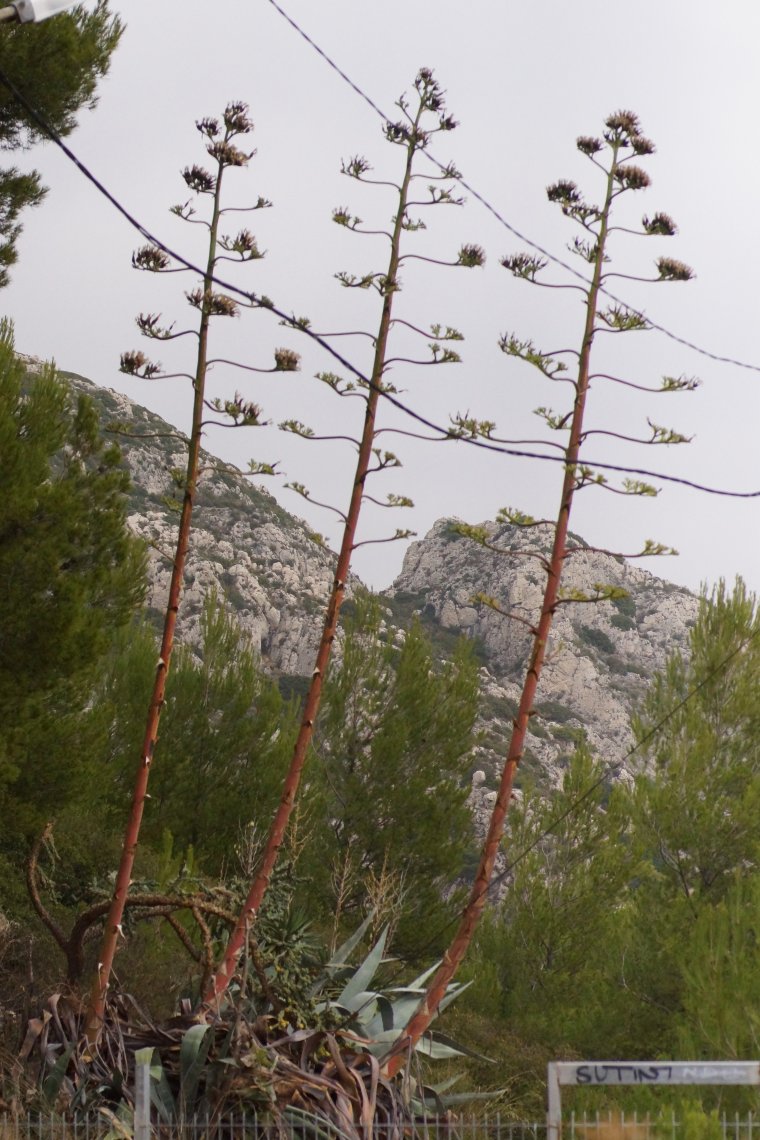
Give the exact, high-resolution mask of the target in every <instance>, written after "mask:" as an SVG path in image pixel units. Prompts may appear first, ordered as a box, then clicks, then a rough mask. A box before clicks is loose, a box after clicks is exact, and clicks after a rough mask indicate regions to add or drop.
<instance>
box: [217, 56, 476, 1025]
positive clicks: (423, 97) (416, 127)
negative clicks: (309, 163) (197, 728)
mask: <svg viewBox="0 0 760 1140" xmlns="http://www.w3.org/2000/svg"><path fill="white" fill-rule="evenodd" d="M415 87H416V89H417V93H418V95H419V104H418V107H417V109H416V112H415V114H414V115H411V114H410V113H409V112H408V111H407V105H406V102H405V100H403V99H402V100H401V101H400V102H399V106H400V107H401V110H402V112H403V114H404V121H402V122H400V123H389V124H387V126H386V137H387V138H388V139H389V141H391V142H394V143H397V144H398V145H400V146H402V147H403V148H404V149H405V150H406V161H405V166H404V174H403V178H402V180H401V183H400V184H399V185H398V186H397V189H398V205H397V208H396V213H395V215H394V222H393V230H392V232H391V233H389V234H388V236H389V238H390V246H391V250H390V258H389V261H388V268H387V270H386V272H385V273H384V274H372V275H370V276H369V277H368V278H365V279H362V280H361V281H359V282H357V281H355V279H352V278H349V277H348V276H347V275H343V274H341V275H339V278H340V279H341V280H342V282H343V284H345V285H348V286H349V287H350V286H352V285H358V286H359V287H367V286H369V285H370V284H374V285H375V287H376V288H377V289H378V290H379V292H380V293H381V295H382V298H383V304H382V312H381V315H380V324H379V328H378V332H377V337H376V340H375V351H374V358H373V364H372V372H371V376H370V383H369V390H368V391H367V394H366V397H365V400H366V407H365V413H364V425H363V430H362V434H361V439H360V441H359V452H358V458H357V462H356V470H355V474H354V480H353V486H352V489H351V498H350V502H349V506H348V510H347V511H346V513H345V515H344V516H343V518H344V527H343V536H342V540H341V545H340V552H339V554H338V560H337V565H336V569H335V578H334V581H333V585H332V590H331V592H330V597H329V600H328V603H327V611H326V614H325V619H324V625H323V629H322V636H321V639H320V642H319V647H318V650H317V656H316V661H315V666H314V671H313V673H312V677H311V683H310V685H309V690H308V693H307V696H306V701H305V704H304V709H303V714H302V719H301V726H300V729H299V732H298V737H297V739H296V743H295V747H294V750H293V756H292V759H291V763H290V767H289V769H288V772H287V774H286V777H285V781H284V784H283V790H282V796H281V799H280V803H279V806H278V808H277V811H276V814H275V817H274V819H273V821H272V824H271V827H270V829H269V833H268V836H267V840H266V845H265V847H264V850H263V852H262V856H261V862H260V865H259V869H258V871H257V874H256V877H255V878H254V880H253V882H252V883H251V887H250V890H249V892H248V896H247V898H246V900H245V903H244V905H243V908H242V910H241V912H240V916H239V919H238V923H237V926H236V928H235V930H234V931H233V933H232V936H231V937H230V939H229V942H228V944H227V947H226V950H225V953H224V957H223V959H222V961H221V963H220V965H219V968H218V969H217V971H216V973H215V974H214V976H213V978H212V979H211V981H210V983H209V985H208V986H207V987H206V990H205V992H204V994H203V1003H204V1004H205V1005H212V1004H213V1003H218V1001H219V1000H220V998H221V997H222V995H223V994H224V991H225V990H226V988H227V986H228V985H229V983H230V981H231V980H232V978H233V976H234V973H235V970H236V968H237V964H238V960H239V958H240V954H241V951H242V949H243V946H244V945H245V942H246V938H247V934H248V930H249V928H250V926H251V923H252V922H253V921H254V919H255V916H256V914H257V912H258V910H259V907H260V906H261V903H262V900H263V898H264V895H265V893H266V890H267V887H268V884H269V879H270V877H271V874H272V871H273V869H274V866H275V864H276V862H277V857H278V854H279V851H280V848H281V846H282V843H283V841H284V838H285V834H286V831H287V827H288V823H289V821H290V817H291V813H292V811H293V806H294V804H295V800H296V795H297V793H298V787H299V784H300V781H301V775H302V773H303V769H304V764H305V762H306V757H307V753H308V750H309V745H310V743H311V740H312V736H313V733H314V723H315V720H316V717H317V713H318V710H319V705H320V700H321V696H322V684H323V681H324V678H325V674H326V672H327V666H328V663H329V660H330V654H331V652H332V647H333V642H334V640H335V634H336V631H337V628H338V618H339V615H340V608H341V605H342V603H343V598H344V595H345V589H346V580H347V578H348V573H349V568H350V564H351V556H352V554H353V551H354V549H355V545H356V534H357V526H358V523H359V516H360V513H361V508H362V503H363V500H364V498H365V483H366V480H367V476H368V474H369V472H370V463H371V460H372V455H373V452H374V450H375V448H374V444H375V435H376V429H375V418H376V414H377V406H378V401H379V399H380V395H381V391H382V386H383V382H384V381H383V376H384V373H385V370H386V364H387V348H388V335H389V332H390V329H391V323H392V321H391V313H392V308H393V299H394V296H395V294H396V292H397V291H398V289H399V281H398V272H399V265H400V263H401V261H402V260H403V255H402V254H401V235H402V233H403V232H404V230H405V229H413V228H417V227H416V226H415V224H413V223H411V221H410V219H409V217H408V214H407V208H408V205H409V191H410V187H411V185H412V180H413V178H414V177H415V175H414V174H413V165H414V159H415V156H416V154H417V152H418V151H420V150H424V149H425V148H426V146H427V145H428V141H429V138H430V136H431V135H432V134H434V133H437V132H438V131H441V130H450V129H451V128H452V127H453V126H454V125H455V124H454V123H453V121H452V120H451V119H450V118H448V117H446V116H445V114H444V100H443V93H442V91H441V89H440V87H439V85H438V83H437V82H436V81H435V79H434V78H433V75H432V72H430V71H428V70H427V69H423V70H422V71H420V72H419V74H418V76H417V78H416V80H415ZM427 113H432V114H434V115H435V116H436V118H437V125H436V126H435V127H434V128H433V129H432V130H424V129H423V128H422V126H421V122H422V120H423V118H424V116H425V114H427ZM344 169H345V172H346V173H349V174H351V175H353V177H356V178H358V179H360V180H361V177H362V175H363V174H364V173H365V172H366V171H367V170H368V169H369V167H368V165H367V164H366V162H365V161H364V160H363V159H353V160H352V161H351V163H350V164H348V165H347V166H346V167H345V168H344ZM436 195H438V197H437V196H436ZM441 196H445V197H441ZM431 198H432V201H431V202H430V203H425V204H436V202H437V201H438V200H446V201H451V200H452V199H451V198H450V197H449V194H448V191H437V192H435V193H433V194H432V195H431ZM333 217H334V220H335V221H337V222H339V224H341V225H347V226H348V228H351V229H356V224H357V223H358V219H350V218H349V217H348V215H347V213H346V212H345V211H342V210H339V211H335V213H334V215H333ZM360 232H361V231H360ZM465 250H466V252H467V257H466V258H465V257H464V256H463V253H460V258H459V261H458V262H456V263H454V264H462V265H476V264H480V263H481V261H482V254H481V252H480V250H478V249H477V247H465ZM463 252H464V251H463ZM454 357H455V354H451V359H453V358H454ZM380 466H382V461H381V463H380Z"/></svg>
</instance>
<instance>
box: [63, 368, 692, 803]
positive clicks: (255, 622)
mask: <svg viewBox="0 0 760 1140" xmlns="http://www.w3.org/2000/svg"><path fill="white" fill-rule="evenodd" d="M62 375H63V376H64V377H65V378H66V380H67V381H68V382H69V383H70V384H71V385H72V386H73V387H74V388H75V389H76V390H77V391H82V392H85V393H87V394H88V395H89V396H91V397H92V399H93V400H94V401H95V403H96V406H97V407H98V410H99V413H100V415H101V419H102V421H103V423H104V425H108V426H110V429H111V430H112V431H113V430H114V428H116V430H117V433H118V434H117V438H118V440H119V443H120V446H121V447H122V453H123V458H124V462H125V464H126V466H127V467H128V469H129V472H130V475H131V478H132V484H133V487H132V492H131V500H130V511H129V525H130V526H131V528H132V529H133V531H134V532H135V533H136V534H138V535H140V536H141V537H143V538H144V539H145V540H146V542H147V543H148V548H149V553H150V591H149V599H148V606H149V608H150V610H151V611H153V612H154V615H155V616H158V614H160V613H161V612H162V607H163V605H164V602H165V599H166V594H167V591H168V580H169V562H168V560H167V557H166V554H165V553H162V552H171V551H172V550H173V542H174V539H175V537H176V516H177V504H176V498H175V496H176V494H177V480H178V479H179V478H180V477H181V473H182V472H183V471H184V466H185V454H186V452H185V446H186V445H185V441H184V437H183V436H182V434H181V433H180V432H178V431H177V430H176V429H175V428H173V427H172V426H171V425H169V424H167V423H166V421H164V420H163V419H161V417H160V416H157V415H155V414H154V413H152V412H150V411H148V410H147V409H145V408H143V407H141V406H140V405H139V404H137V403H136V402H135V401H133V400H131V399H130V398H129V397H127V396H125V395H123V394H121V393H118V392H115V391H112V390H110V389H106V388H102V387H99V386H98V385H95V384H93V382H92V381H89V380H86V379H85V378H84V377H80V376H77V375H76V374H73V373H65V372H64V373H62ZM117 425H118V426H117ZM203 465H204V468H205V474H204V478H203V479H202V481H201V482H200V484H199V488H198V494H197V499H196V509H195V511H194V518H193V533H192V538H191V546H190V553H189V557H188V562H187V573H186V583H185V589H184V594H183V603H182V607H181V610H180V620H179V623H178V636H179V637H180V639H182V640H185V641H188V642H191V643H192V642H194V641H195V640H196V639H197V635H198V625H199V619H200V613H201V609H202V605H203V599H204V597H205V596H206V595H207V593H208V591H209V590H210V589H213V588H216V589H217V590H218V591H219V592H220V594H223V595H224V596H225V597H226V598H227V600H228V602H229V604H230V606H231V608H232V609H233V610H234V612H235V615H236V617H237V620H238V622H239V624H240V626H241V628H242V629H243V630H244V631H245V632H246V633H247V634H248V635H249V636H250V638H251V639H252V642H253V644H254V646H255V647H256V648H257V650H258V651H259V653H260V656H261V660H262V663H263V665H264V667H265V668H266V669H267V670H268V671H270V672H271V673H273V674H274V675H275V676H278V677H279V678H280V679H281V681H282V682H284V686H285V688H286V691H291V692H292V691H296V692H298V691H299V690H302V689H303V688H304V687H305V684H306V679H307V678H308V676H309V675H310V673H311V670H312V668H313V659H314V655H315V651H316V645H317V642H318V639H319V636H320V633H321V624H322V622H321V614H322V611H323V606H324V603H325V601H326V598H327V594H328V591H329V588H330V585H331V581H332V575H333V573H334V563H335V555H334V553H333V552H332V551H330V550H328V549H327V548H326V547H325V546H323V545H322V544H321V543H320V541H319V538H318V536H316V535H314V534H313V532H312V531H311V529H310V528H309V527H308V525H307V524H306V523H304V522H303V521H302V520H300V519H297V518H296V517H295V516H293V515H290V514H289V513H288V512H287V511H285V510H284V509H283V508H282V507H281V506H279V504H278V503H277V502H276V500H275V499H274V498H273V496H272V495H270V494H269V492H268V491H266V490H265V489H264V488H263V487H260V486H256V485H253V484H251V482H250V480H249V479H247V478H246V477H245V476H244V474H243V473H242V472H239V471H237V470H236V469H234V468H232V467H230V466H229V465H227V464H225V463H224V462H222V461H221V460H219V459H216V458H215V457H213V456H211V455H209V454H208V453H204V457H203ZM456 523H457V520H451V519H441V520H439V521H438V522H436V523H435V524H434V526H433V527H432V528H431V530H430V531H429V532H428V534H427V535H425V536H424V537H423V538H422V539H420V540H418V541H416V542H413V543H411V545H410V546H409V548H408V550H407V552H406V554H405V557H404V561H403V566H402V569H401V572H400V573H399V575H398V576H397V577H396V579H395V580H394V582H393V584H392V585H391V586H390V587H389V588H388V589H386V590H384V591H381V593H380V594H379V597H380V599H381V604H382V605H383V606H384V608H385V620H386V625H387V626H388V627H389V628H391V629H394V628H397V629H400V628H403V627H404V625H405V624H407V623H408V621H409V619H410V618H411V617H412V616H416V617H417V618H418V619H419V620H420V621H421V622H422V624H423V626H424V627H425V629H426V631H427V632H428V634H429V635H430V636H431V638H432V640H433V644H434V646H436V649H437V651H438V652H439V653H441V654H442V655H444V656H446V655H448V653H450V652H451V649H452V648H453V645H454V643H455V640H456V638H457V637H458V636H460V635H465V636H467V637H469V638H471V639H472V640H473V641H474V643H475V648H476V653H477V656H478V659H479V661H480V665H481V687H482V704H483V713H482V716H481V725H480V727H481V730H482V731H481V743H480V744H479V745H478V747H477V749H476V753H475V755H474V757H473V763H472V769H471V771H470V772H469V773H463V778H469V779H471V780H472V786H473V792H472V796H473V806H474V807H475V809H476V814H477V815H478V816H480V815H484V814H485V813H486V811H487V809H488V807H489V806H490V803H491V802H492V800H493V796H494V795H495V792H494V788H495V787H496V786H497V781H498V773H499V772H500V770H501V766H502V764H503V756H504V752H505V748H506V744H507V740H508V736H509V732H510V730H511V720H512V717H513V715H514V712H515V711H516V707H517V701H518V699H519V692H520V687H521V681H522V677H521V671H522V668H523V667H524V663H525V661H526V659H527V653H528V649H529V644H530V632H529V629H528V628H527V625H526V624H524V623H525V622H527V623H529V622H530V617H531V614H534V613H535V612H536V609H537V607H538V608H540V604H541V596H542V591H543V571H542V569H541V567H540V565H539V559H540V558H541V557H542V556H543V555H545V553H546V551H547V549H548V543H549V541H550V537H551V527H549V526H546V525H541V526H537V527H532V528H530V529H527V530H526V529H523V528H519V527H514V526H510V525H509V524H503V523H495V522H486V523H484V524H482V526H483V527H484V528H485V532H486V533H487V534H488V536H489V541H490V542H492V543H495V544H502V545H504V546H505V547H506V548H507V550H508V554H506V555H502V554H496V553H493V552H492V551H490V550H486V549H484V548H483V547H482V546H480V545H478V544H477V543H476V542H474V541H472V540H471V539H469V538H466V537H464V536H463V535H462V534H461V533H459V532H458V531H457V527H456ZM575 547H576V551H575V553H574V554H573V556H572V557H571V558H569V559H568V562H567V566H566V573H565V576H564V580H563V585H564V587H565V588H566V590H567V591H573V590H577V591H581V592H584V591H585V592H589V591H592V590H593V587H594V585H595V584H596V583H600V582H601V583H605V584H607V585H612V586H617V587H620V588H621V589H623V590H625V591H626V592H627V596H626V597H625V598H617V599H615V600H613V601H603V602H598V603H594V604H583V603H580V604H577V603H576V604H572V605H571V604H561V605H560V606H559V607H558V610H557V614H556V618H555V622H554V628H553V632H552V636H551V641H550V645H549V652H548V657H547V664H546V667H545V669H544V674H543V676H542V679H541V685H540V687H539V693H538V699H537V703H536V713H535V715H534V716H533V717H532V718H531V726H530V733H529V736H528V740H527V746H526V751H525V758H524V762H523V764H522V765H521V779H522V778H524V777H525V776H532V777H534V778H535V779H537V781H538V782H539V783H540V784H542V785H544V786H552V785H554V786H556V785H557V784H558V783H559V782H560V781H561V779H562V772H563V769H564V766H565V765H566V763H567V759H568V756H569V754H570V753H571V752H572V749H573V747H574V746H575V743H577V741H578V740H579V739H581V737H585V738H586V739H587V740H588V742H589V744H590V745H591V747H592V748H593V749H594V750H595V751H596V753H597V754H598V755H599V756H600V757H601V758H602V759H603V760H604V761H605V762H607V763H609V764H610V765H611V766H612V768H613V769H614V768H615V766H619V773H618V774H619V775H620V776H621V777H622V778H627V777H629V776H630V774H631V773H632V772H633V771H634V770H635V769H636V767H637V762H636V759H635V757H634V756H632V755H628V753H629V751H630V748H631V744H632V740H633V738H632V734H631V728H630V715H631V712H632V710H633V708H634V707H635V705H636V703H637V702H638V701H639V700H640V698H641V697H642V695H643V693H644V692H645V690H646V687H647V680H648V678H650V677H651V676H652V675H653V674H654V673H655V672H656V671H658V670H659V669H661V668H662V667H663V666H664V664H665V661H666V658H667V655H668V653H669V652H671V651H673V650H678V651H681V652H687V651H688V636H689V629H690V627H691V625H692V624H693V622H694V619H695V617H696V613H697V609H698V605H699V600H698V598H696V597H695V596H694V595H693V594H691V593H690V592H689V591H688V590H686V589H685V588H683V587H681V586H676V585H674V584H673V583H670V582H667V581H666V580H665V579H661V578H658V577H656V576H655V575H654V574H652V573H650V572H649V571H648V570H644V569H641V568H640V567H638V566H634V565H631V564H630V563H629V562H626V560H625V559H623V558H621V557H619V556H615V555H611V554H608V553H605V552H601V551H597V550H594V549H592V548H591V547H588V546H587V545H586V544H585V543H584V542H583V540H582V539H580V538H577V536H576V542H575ZM361 586H362V584H361V582H360V580H359V579H358V578H356V577H352V579H351V583H350V588H349V591H348V593H349V595H350V594H351V593H352V592H354V591H355V590H356V589H357V588H361ZM476 594H486V595H491V596H493V597H494V598H495V599H496V600H497V602H498V603H499V605H500V607H501V608H503V609H507V610H511V611H513V612H515V613H516V614H517V615H518V616H519V617H521V618H522V619H523V622H515V621H510V620H508V619H506V618H505V617H503V616H502V615H500V614H499V613H497V612H495V610H494V609H493V608H489V607H488V606H486V605H482V604H481V605H478V604H475V603H474V602H473V597H474V596H475V595H476ZM393 635H394V636H395V633H394V634H393ZM518 786H519V785H518Z"/></svg>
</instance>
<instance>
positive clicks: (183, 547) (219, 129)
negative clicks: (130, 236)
mask: <svg viewBox="0 0 760 1140" xmlns="http://www.w3.org/2000/svg"><path fill="white" fill-rule="evenodd" d="M196 125H197V127H198V130H199V131H200V133H201V135H202V137H203V138H204V140H205V142H206V149H207V151H208V153H209V155H210V156H211V158H212V159H213V160H214V164H215V165H214V168H213V171H214V172H213V173H211V172H209V171H207V170H205V169H203V168H201V167H199V166H192V167H189V168H187V169H186V170H185V171H184V175H183V176H184V180H185V182H186V184H187V186H188V187H189V188H190V189H191V190H192V191H194V192H195V193H197V194H203V195H206V196H207V197H209V199H210V216H209V220H208V221H207V222H205V223H204V224H206V225H207V227H208V254H207V261H206V270H205V273H204V276H203V281H202V286H201V287H200V288H198V289H195V290H194V291H192V292H191V293H188V294H187V299H188V301H189V302H190V304H191V305H192V306H193V307H194V308H196V309H197V310H198V311H199V313H200V320H199V324H198V329H197V333H196V335H197V340H198V349H197V355H196V360H195V371H194V373H193V374H192V375H191V376H189V378H190V379H191V380H192V385H193V412H192V423H191V428H190V435H189V443H188V455H187V466H186V471H185V475H184V480H183V498H182V506H181V512H180V519H179V527H178V533H177V543H176V548H175V552H174V558H173V561H172V568H171V578H170V584H169V595H168V600H167V603H166V612H165V616H164V625H163V633H162V637H161V648H160V652H159V657H158V661H157V663H156V672H155V677H154V681H153V689H152V692H151V696H150V702H149V705H148V713H147V718H146V724H145V732H144V736H143V742H142V747H141V749H140V759H139V763H138V766H137V772H136V774H135V781H134V786H133V792H132V802H131V808H130V812H129V817H128V820H127V825H126V828H125V831H124V838H123V843H122V851H121V858H120V861H119V867H118V870H117V873H116V880H115V883H114V890H113V896H112V898H111V905H110V909H109V911H108V916H107V918H106V922H105V930H104V933H103V940H102V944H101V948H100V953H99V960H98V965H97V971H96V975H95V977H94V979H93V983H92V987H91V991H90V998H89V1005H88V1011H87V1019H86V1033H87V1040H88V1042H89V1043H90V1044H91V1045H92V1044H94V1043H95V1042H96V1041H97V1038H98V1035H99V1033H100V1030H101V1027H102V1025H103V1017H104V1011H105V1003H106V997H107V993H108V986H109V979H110V976H111V970H112V967H113V961H114V956H115V954H116V950H117V944H118V940H119V937H120V935H121V929H122V919H123V915H124V907H125V904H126V900H127V895H128V892H129V887H130V882H131V879H132V870H133V867H134V862H135V855H136V852H137V845H138V839H139V835H140V825H141V822H142V817H143V811H144V808H145V803H146V799H147V798H148V781H149V777H150V769H151V765H152V763H153V756H154V751H155V747H156V741H157V739H158V728H159V722H160V720H161V711H162V709H163V706H164V695H165V691H166V681H167V677H168V675H169V670H170V666H171V658H172V650H173V648H174V634H175V628H176V624H177V614H178V611H179V605H180V597H181V594H182V585H183V579H184V572H185V562H186V559H187V552H188V547H189V542H190V529H191V521H192V514H193V504H194V500H195V495H196V488H197V484H198V479H199V469H200V468H199V465H200V454H201V438H202V434H203V413H204V407H205V406H207V405H206V397H205V387H206V372H207V367H208V334H209V326H210V322H211V318H212V316H234V315H235V313H236V311H237V306H236V305H235V303H234V302H233V301H232V300H231V298H229V297H227V296H225V295H223V294H220V293H217V292H215V291H214V289H213V276H214V270H215V267H216V264H217V261H218V258H219V253H218V249H219V246H220V243H221V246H222V248H223V249H226V248H228V246H229V242H228V241H227V240H226V239H224V238H222V239H220V236H219V224H220V219H221V217H222V214H223V213H224V211H223V208H222V205H221V200H222V184H223V179H224V173H225V171H226V170H227V168H228V167H243V166H245V165H246V164H247V162H248V159H249V158H250V155H248V154H246V153H244V152H243V151H241V150H240V149H238V147H237V146H235V145H234V140H235V139H236V138H237V137H238V136H240V135H243V134H247V133H248V132H249V131H250V130H251V129H252V126H253V124H252V123H251V121H250V119H249V118H248V116H247V107H246V106H245V104H242V103H230V104H229V105H228V106H227V108H226V109H225V112H224V115H223V120H222V123H221V124H220V123H219V122H218V121H217V120H215V119H203V120H201V121H200V122H198V123H197V124H196ZM260 204H262V203H261V200H260ZM266 204H268V203H266ZM254 208H256V207H254ZM173 212H174V213H176V214H178V215H179V216H180V217H182V218H184V219H185V220H189V219H190V215H191V214H192V213H194V211H193V210H192V209H191V208H190V207H189V205H185V206H182V207H175V208H174V210H173ZM246 233H247V231H246ZM248 245H249V246H250V243H248ZM254 255H255V256H260V255H259V254H258V251H257V250H256V248H255V243H254V245H253V247H252V248H247V249H244V250H243V251H242V253H241V255H240V260H251V259H252V258H253V256H254ZM133 264H134V265H135V266H136V267H137V268H140V269H145V270H147V271H149V272H176V270H172V269H170V267H169V259H168V257H167V256H166V254H164V253H163V252H162V251H161V250H159V249H157V248H155V247H153V246H146V247H144V248H143V249H141V250H140V251H138V252H137V253H136V254H135V255H134V257H133ZM137 324H138V327H139V328H140V330H141V331H142V332H143V334H144V335H145V336H148V337H151V338H153V339H158V340H171V339H175V338H176V337H177V336H180V335H184V334H182V333H173V332H172V331H171V329H167V328H161V327H160V326H159V324H158V319H157V318H156V317H154V316H152V315H149V316H141V317H139V318H138V320H137ZM121 366H122V371H124V372H127V373H129V374H131V375H136V376H140V377H143V378H148V379H150V378H153V377H156V376H160V375H164V373H162V372H161V368H160V365H156V364H152V363H151V362H150V361H149V360H148V359H147V358H146V357H145V355H144V354H143V353H142V352H129V353H125V354H123V356H122V364H121ZM248 421H251V415H250V414H249V416H248Z"/></svg>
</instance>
